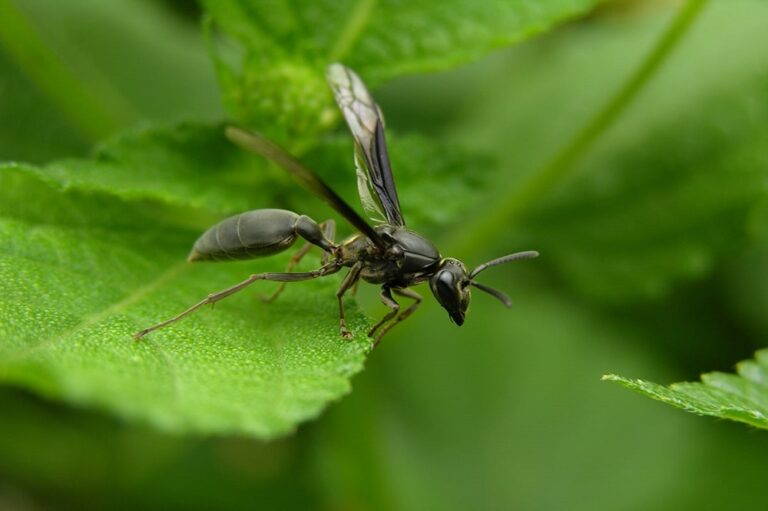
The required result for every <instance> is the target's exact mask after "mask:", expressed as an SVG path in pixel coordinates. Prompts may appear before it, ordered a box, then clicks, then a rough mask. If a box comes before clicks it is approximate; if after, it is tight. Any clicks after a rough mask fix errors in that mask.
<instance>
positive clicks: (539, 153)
mask: <svg viewBox="0 0 768 511" xmlns="http://www.w3.org/2000/svg"><path fill="white" fill-rule="evenodd" d="M631 21H632V23H628V22H626V21H624V22H622V21H621V20H620V21H618V22H617V21H611V20H608V21H605V20H603V21H601V22H600V23H598V24H596V25H595V26H594V27H593V30H589V31H584V30H572V31H568V32H563V33H560V34H558V35H556V37H555V38H553V40H550V41H543V44H541V45H539V46H531V47H529V48H526V49H524V50H525V51H523V52H521V53H520V54H516V55H510V57H509V58H508V59H507V60H506V61H505V62H504V67H503V68H502V67H501V66H500V69H499V70H498V71H497V74H496V75H495V76H494V77H493V79H492V80H491V79H490V78H488V77H486V80H487V81H489V82H491V83H498V84H499V87H498V91H497V92H496V93H495V94H492V95H491V96H490V97H488V98H486V100H485V106H484V107H482V108H481V109H480V113H479V114H478V117H477V122H476V123H469V124H468V128H469V132H470V133H475V135H476V136H478V137H482V136H486V135H488V136H487V140H482V141H480V142H478V144H483V145H488V146H491V145H496V146H498V147H503V148H504V153H503V156H502V157H505V158H506V159H505V160H503V161H502V163H503V164H506V165H505V166H507V168H508V170H507V171H506V175H505V176H503V177H500V178H499V179H500V180H501V179H505V180H506V182H507V183H509V185H508V188H505V194H506V195H504V194H502V196H500V197H499V201H500V202H501V203H503V202H504V201H505V200H507V195H508V194H510V193H514V192H515V190H517V189H518V188H519V187H520V183H522V182H524V181H525V177H526V176H528V175H532V174H533V173H535V172H536V171H537V170H538V169H541V168H543V167H545V166H546V164H547V160H548V158H549V157H550V154H551V153H552V152H556V151H557V148H559V147H562V146H563V145H565V144H567V143H568V140H569V139H570V138H571V137H573V136H574V133H575V132H576V131H577V130H578V129H579V128H580V127H582V126H584V125H585V124H586V123H587V122H589V116H590V115H592V114H593V113H594V112H595V111H597V110H598V109H599V108H600V106H601V105H602V104H603V102H604V101H605V97H606V96H609V95H610V94H612V93H613V92H614V91H615V90H617V89H618V88H619V87H620V86H621V84H622V81H623V80H626V77H627V76H629V75H630V74H631V68H628V65H627V63H628V62H637V60H638V59H639V58H640V57H642V55H643V54H644V53H646V52H647V51H648V50H649V48H651V47H652V46H653V39H654V38H655V37H658V34H659V33H661V32H662V31H663V30H664V27H665V26H666V24H667V23H668V20H667V19H659V18H657V17H656V16H652V17H648V18H645V19H641V20H639V21H638V20H631ZM766 21H768V8H766V6H765V4H759V3H754V2H744V3H735V4H725V3H722V2H712V3H710V4H709V5H708V7H707V8H706V9H705V10H704V11H703V13H702V15H701V19H699V20H697V21H696V22H695V24H694V25H693V26H692V28H691V29H690V33H689V34H688V36H686V39H685V40H684V42H683V43H682V44H681V46H680V47H679V48H677V49H676V51H675V52H674V53H673V54H672V55H671V56H670V58H669V61H668V62H667V63H666V65H665V66H664V67H663V68H661V69H660V71H659V73H658V75H657V76H654V77H653V80H652V81H651V82H650V83H649V85H648V87H647V88H646V89H645V90H643V91H642V93H641V94H640V96H638V98H637V101H636V102H635V103H633V104H632V105H630V106H629V108H628V110H627V111H626V113H625V114H624V115H623V116H622V118H621V119H620V120H619V121H618V122H617V123H616V124H615V125H614V126H613V128H612V129H611V131H610V132H608V133H606V135H605V136H604V137H603V138H602V139H601V140H599V142H598V143H596V144H595V145H594V147H593V148H592V150H591V152H590V153H589V154H587V155H586V156H585V158H584V159H583V161H581V162H580V164H579V165H577V166H576V167H574V169H573V176H571V178H570V179H567V180H563V181H562V182H559V183H558V184H557V187H556V188H555V189H553V190H552V193H550V194H549V195H544V196H540V197H537V199H536V203H535V204H534V205H533V206H532V207H531V208H530V210H528V211H525V212H524V213H523V214H522V216H523V218H521V220H520V221H519V222H517V223H516V226H515V229H514V231H515V236H516V240H515V243H516V244H521V245H524V246H526V247H527V246H531V247H533V248H536V249H538V250H540V251H541V253H542V255H543V258H542V261H544V264H546V263H547V262H549V264H552V265H553V266H554V267H555V269H556V270H557V271H558V272H559V273H560V274H561V275H562V276H563V277H564V278H565V279H566V280H567V281H568V282H569V283H570V284H571V286H572V287H573V288H575V289H576V290H578V291H580V292H582V293H584V294H587V295H589V296H590V297H592V298H597V299H599V300H601V301H604V302H607V303H611V304H615V303H616V302H620V301H632V300H638V299H659V298H661V297H663V296H665V295H667V294H668V293H669V291H670V290H671V289H672V288H673V287H674V286H675V285H676V284H677V283H680V282H684V281H690V280H692V279H696V278H701V277H703V276H706V275H708V274H709V273H710V272H711V271H712V270H713V269H714V268H716V267H717V265H718V264H719V263H720V262H721V261H723V260H725V259H726V258H727V257H729V256H732V255H733V254H735V253H736V252H737V251H738V250H739V249H741V248H742V247H744V246H745V245H746V244H747V243H748V241H749V233H748V231H747V222H748V219H749V217H750V215H751V212H752V210H753V208H755V207H756V206H757V205H758V204H759V203H760V201H762V200H764V199H765V197H766V188H765V186H764V181H765V178H766V176H767V175H768V171H767V169H768V164H767V162H766V158H765V151H764V148H765V146H766V143H768V107H766V105H767V104H768V103H767V102H766V101H765V99H766V93H765V91H766V90H768V74H766V73H765V66H764V65H763V64H762V63H763V62H765V60H766V58H768V51H767V50H766V49H768V37H767V35H766V32H765V30H764V26H765V23H766ZM617 34H620V35H621V38H618V37H617ZM613 42H615V43H616V44H613ZM713 55H723V57H722V59H721V60H722V62H721V65H718V66H712V58H713ZM725 55H728V56H731V57H725ZM606 63H610V64H606ZM523 69H524V70H525V73H524V76H522V74H521V70H523ZM513 75H514V76H513ZM563 76H568V77H569V78H568V79H567V80H563V79H562V77H563ZM692 76H695V77H696V80H695V83H692V82H691V77H692ZM515 77H518V78H517V79H516V78H515ZM531 83H540V84H543V85H541V86H539V87H532V86H531ZM491 111H493V112H495V116H494V117H493V118H494V119H496V122H495V123H493V122H492V123H489V122H488V118H489V116H491V115H493V114H492V113H491ZM481 122H482V123H483V125H482V126H480V124H481ZM464 133H466V132H464ZM507 225H508V224H505V225H504V227H506V226H507ZM497 227H498V229H499V230H500V229H501V228H502V226H497Z"/></svg>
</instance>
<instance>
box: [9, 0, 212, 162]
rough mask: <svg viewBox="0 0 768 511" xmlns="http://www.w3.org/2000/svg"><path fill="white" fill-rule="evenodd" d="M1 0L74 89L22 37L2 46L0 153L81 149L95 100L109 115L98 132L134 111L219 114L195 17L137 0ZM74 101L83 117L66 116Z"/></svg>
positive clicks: (28, 157)
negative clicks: (12, 47) (14, 49)
mask: <svg viewBox="0 0 768 511" xmlns="http://www.w3.org/2000/svg"><path fill="white" fill-rule="evenodd" d="M7 1H8V2H10V3H11V4H12V8H14V9H18V11H19V12H21V13H22V15H23V16H25V19H26V21H27V22H28V23H27V24H28V25H29V26H31V30H32V31H33V33H34V34H35V35H36V36H37V38H38V39H39V42H40V44H41V45H42V47H43V48H44V51H46V52H47V54H48V55H49V57H50V59H53V60H54V61H55V62H57V63H58V64H60V65H61V66H62V67H63V68H64V69H65V70H66V72H67V73H68V75H69V76H71V77H73V79H74V81H75V83H77V82H79V83H80V86H81V88H82V90H78V91H77V92H78V94H77V95H75V94H68V93H67V90H66V89H65V87H64V80H63V79H62V77H61V76H59V74H58V73H56V70H54V69H49V68H48V67H46V66H45V65H44V62H46V61H43V62H42V63H41V62H40V61H39V58H38V57H37V56H36V55H34V54H32V55H24V54H23V53H24V51H31V50H29V49H27V48H25V47H24V46H22V47H21V50H19V51H20V52H21V53H22V55H18V54H15V55H13V56H12V53H11V52H9V50H8V48H5V49H3V47H2V46H0V90H1V91H2V97H3V98H5V100H4V101H0V120H2V123H0V124H2V128H0V159H2V160H8V159H14V160H24V161H30V162H43V161H46V160H48V159H49V158H50V157H61V156H65V155H71V154H77V153H83V152H84V149H85V147H87V144H86V142H93V141H94V140H93V139H92V138H89V137H92V136H93V135H94V134H93V133H90V134H88V135H87V136H86V135H84V134H83V133H81V131H82V130H81V129H80V128H81V127H82V126H81V124H82V123H81V122H80V121H83V122H86V123H87V122H89V121H88V120H87V119H85V118H86V117H87V116H89V115H91V113H92V112H93V111H94V110H99V111H100V113H103V114H104V115H106V116H107V117H108V118H109V119H111V125H112V128H110V129H107V130H105V131H104V132H102V133H100V134H99V136H98V138H103V137H106V136H109V135H111V134H113V133H114V130H117V129H118V128H122V127H124V126H126V125H128V124H132V123H135V122H137V121H139V120H148V119H152V120H162V121H164V122H167V121H169V120H171V119H179V118H184V119H186V118H191V117H195V118H199V117H205V118H213V117H218V116H220V115H221V114H220V112H221V107H220V101H219V98H218V90H217V86H216V82H215V76H214V72H213V67H212V64H211V63H210V61H209V59H208V57H207V55H206V51H205V49H204V45H203V41H202V39H201V37H200V34H199V30H198V27H197V25H196V24H194V23H182V22H181V21H180V20H179V19H177V18H175V17H173V16H171V15H170V14H169V12H168V11H167V10H165V9H164V8H162V7H161V6H159V5H157V4H155V3H152V2H145V1H141V0H115V1H114V2H109V3H104V2H99V1H94V0H70V1H67V2H57V1H51V0H29V1H27V0H25V1H24V2H19V1H18V0H7ZM19 59H21V61H20V60H19ZM30 68H31V69H30ZM22 70H23V71H24V76H21V72H22ZM32 71H33V78H34V79H30V76H31V75H30V72H32ZM71 83H72V82H71V81H67V84H68V85H71ZM51 91H55V92H53V93H52V92H51ZM83 96H84V97H85V99H82V98H83ZM9 98H12V100H8V99H9ZM62 103H66V104H62ZM73 111H75V112H79V114H77V115H79V116H83V119H75V118H72V117H71V115H70V114H71V113H72V112H73Z"/></svg>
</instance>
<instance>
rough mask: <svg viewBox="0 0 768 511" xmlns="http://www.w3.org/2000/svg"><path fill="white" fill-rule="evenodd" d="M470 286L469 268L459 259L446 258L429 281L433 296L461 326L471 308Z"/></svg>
mask: <svg viewBox="0 0 768 511" xmlns="http://www.w3.org/2000/svg"><path fill="white" fill-rule="evenodd" d="M469 284H470V278H469V274H468V273H467V268H466V267H465V266H464V264H463V263H462V262H461V261H459V260H458V259H450V258H446V259H443V260H442V261H440V266H439V267H438V268H437V271H436V272H435V274H434V275H432V278H430V279H429V288H430V289H431V290H432V294H433V295H435V298H437V301H438V302H440V305H442V306H443V308H444V309H445V310H446V311H448V315H449V316H450V317H451V320H453V322H454V323H456V324H457V325H459V326H461V325H462V324H464V316H465V314H466V313H467V308H468V307H469V298H470V293H469Z"/></svg>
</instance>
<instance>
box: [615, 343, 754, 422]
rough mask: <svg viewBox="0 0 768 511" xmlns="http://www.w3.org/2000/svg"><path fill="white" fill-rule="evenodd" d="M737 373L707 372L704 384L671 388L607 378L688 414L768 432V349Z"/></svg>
mask: <svg viewBox="0 0 768 511" xmlns="http://www.w3.org/2000/svg"><path fill="white" fill-rule="evenodd" d="M736 371H737V372H738V375H734V374H727V373H720V372H714V373H707V374H703V375H702V376H701V383H699V382H695V383H688V382H685V383H673V384H672V385H670V386H668V387H665V386H663V385H659V384H656V383H652V382H648V381H644V380H632V379H629V378H623V377H621V376H616V375H615V374H609V375H606V376H603V379H604V380H608V381H615V382H618V383H619V384H621V385H623V386H625V387H627V388H629V389H632V390H634V391H637V392H639V393H641V394H644V395H646V396H648V397H650V398H652V399H655V400H657V401H661V402H662V403H667V404H670V405H672V406H676V407H677V408H682V409H683V410H686V411H688V412H692V413H696V414H698V415H708V416H710V417H717V418H719V419H730V420H733V421H738V422H743V423H746V424H749V425H751V426H755V427H758V428H763V429H768V350H763V351H758V352H757V353H756V354H755V360H746V361H744V362H740V363H739V364H738V365H737V366H736Z"/></svg>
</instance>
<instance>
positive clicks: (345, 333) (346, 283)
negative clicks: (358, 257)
mask: <svg viewBox="0 0 768 511" xmlns="http://www.w3.org/2000/svg"><path fill="white" fill-rule="evenodd" d="M362 269H363V264H362V263H356V264H355V265H354V266H352V268H350V269H349V273H347V276H346V277H344V280H342V281H341V286H339V290H338V291H336V298H337V299H338V300H339V330H340V331H341V336H342V337H343V338H344V339H351V338H352V332H350V331H349V329H347V320H346V318H345V317H344V300H343V296H344V293H346V292H347V291H348V290H349V288H350V287H352V285H353V284H354V283H355V282H357V279H359V278H360V270H362Z"/></svg>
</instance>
